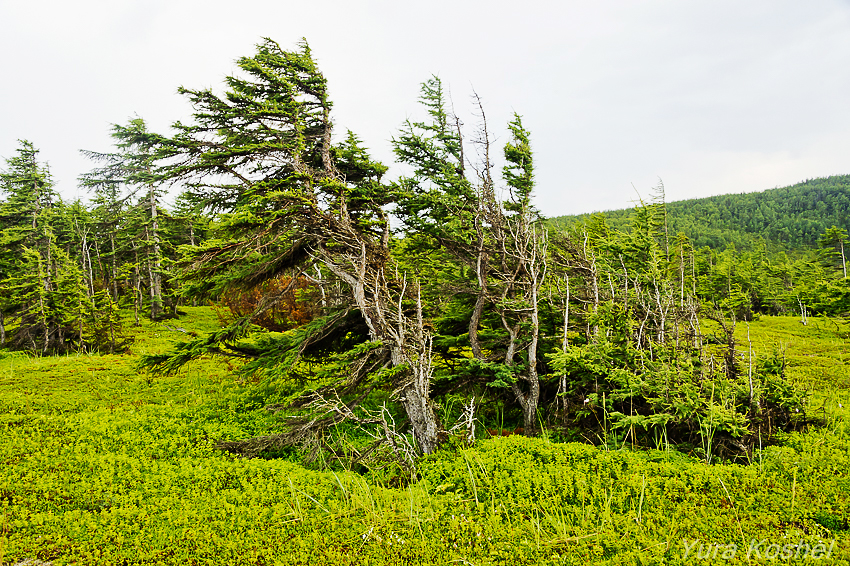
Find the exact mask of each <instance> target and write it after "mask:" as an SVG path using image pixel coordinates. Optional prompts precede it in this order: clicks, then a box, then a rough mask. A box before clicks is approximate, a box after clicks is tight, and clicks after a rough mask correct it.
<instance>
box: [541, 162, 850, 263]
mask: <svg viewBox="0 0 850 566" xmlns="http://www.w3.org/2000/svg"><path fill="white" fill-rule="evenodd" d="M631 213H632V209H622V210H613V211H608V212H605V213H604V214H605V217H606V220H607V222H608V224H609V226H611V227H612V228H619V229H625V228H626V227H627V226H628V224H629V218H630V216H631ZM667 214H668V222H669V229H670V232H671V234H675V233H677V232H684V233H685V234H687V235H688V237H689V238H691V240H692V241H693V243H694V244H695V245H696V246H697V247H701V246H710V247H712V248H715V249H718V248H720V249H722V248H725V247H726V246H727V245H728V244H735V246H736V247H739V248H746V247H750V246H751V245H752V244H753V242H755V241H757V240H758V239H759V238H760V237H761V238H764V239H765V240H767V241H769V242H772V243H777V244H782V245H784V246H786V247H787V248H790V249H795V248H810V247H814V246H816V245H817V239H818V236H820V235H821V234H823V232H824V231H825V230H826V229H827V228H829V227H831V226H833V225H835V226H838V227H839V228H844V229H848V228H850V175H836V176H832V177H825V178H820V179H810V180H807V181H803V182H802V183H797V184H796V185H792V186H790V187H782V188H776V189H769V190H766V191H762V192H757V193H745V194H730V195H718V196H713V197H708V198H701V199H690V200H683V201H677V202H670V203H667ZM589 216H590V215H589V214H582V215H576V216H560V217H557V218H553V219H552V220H551V222H552V223H553V224H554V225H557V226H567V225H570V224H572V223H574V222H577V221H580V220H582V219H585V218H587V217H589Z"/></svg>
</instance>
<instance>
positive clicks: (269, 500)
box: [0, 307, 850, 565]
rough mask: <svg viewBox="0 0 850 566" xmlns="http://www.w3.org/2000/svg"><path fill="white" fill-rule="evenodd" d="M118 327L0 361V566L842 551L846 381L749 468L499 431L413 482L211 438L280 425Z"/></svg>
mask: <svg viewBox="0 0 850 566" xmlns="http://www.w3.org/2000/svg"><path fill="white" fill-rule="evenodd" d="M187 311H188V312H189V315H188V316H187V317H185V319H184V320H180V321H178V323H177V324H180V325H181V328H182V329H183V330H185V331H186V332H198V333H202V332H209V331H211V330H214V329H215V325H216V317H215V314H214V312H213V311H212V310H211V309H209V308H192V307H187ZM125 315H130V316H131V313H126V312H125ZM792 323H794V321H792V320H791V319H778V320H777V321H776V324H774V325H771V326H770V328H773V329H775V330H776V331H781V332H789V333H794V335H795V336H799V337H800V339H801V340H802V339H803V337H807V338H806V340H808V341H807V342H800V343H799V345H797V346H793V345H792V346H793V347H791V349H790V350H789V355H788V356H787V365H789V366H791V369H793V367H794V366H795V365H796V362H794V360H797V359H798V356H801V353H804V352H806V351H808V348H807V346H808V345H810V346H811V347H812V350H813V351H817V352H821V353H824V354H827V355H830V356H840V355H843V354H842V352H843V350H842V349H841V346H840V344H839V345H834V342H835V340H836V338H837V336H838V335H837V334H836V332H839V331H836V330H834V329H833V330H828V329H827V328H825V327H824V328H821V329H818V328H815V327H814V326H811V327H809V328H806V327H803V326H802V325H799V323H794V324H796V326H793V325H792ZM760 324H766V323H764V322H757V323H753V328H754V329H758V328H761V327H760V326H759V325H760ZM133 332H134V333H135V334H134V336H135V342H134V343H133V345H132V346H131V348H132V350H133V354H132V355H126V354H122V355H101V354H94V355H77V354H73V355H69V356H64V357H53V358H48V357H42V358H28V357H26V356H23V355H21V354H7V355H5V356H4V357H3V358H2V359H0V409H2V411H0V462H2V464H3V465H2V466H0V513H2V519H0V525H2V526H0V561H2V562H3V563H4V564H5V563H10V564H15V563H18V562H21V561H24V560H26V559H40V560H51V561H53V562H54V563H59V564H62V563H79V564H115V563H122V562H126V563H129V564H137V563H145V562H148V563H157V564H165V565H167V564H186V563H194V564H222V563H229V564H257V563H277V564H299V563H301V564H303V563H305V562H308V561H309V562H313V563H347V562H349V561H350V560H351V557H352V556H353V555H356V556H357V559H358V560H359V561H360V562H362V563H370V564H399V563H418V564H446V563H463V562H464V561H465V562H470V563H473V564H494V565H495V564H502V563H505V562H510V563H512V564H587V563H588V562H592V563H594V564H612V565H613V564H618V565H619V564H627V565H629V564H646V563H662V562H663V563H668V564H692V563H693V560H694V558H693V554H691V555H690V556H689V557H687V558H686V552H687V548H688V546H686V545H691V544H692V543H693V541H696V540H699V541H701V543H702V544H703V545H704V548H708V545H710V544H720V545H729V544H733V543H734V544H737V545H738V546H740V547H741V549H742V550H741V551H740V552H739V554H738V558H737V560H736V561H732V563H746V559H745V557H744V555H745V551H746V549H747V547H748V546H749V545H750V544H751V541H752V540H753V539H755V540H756V541H757V542H758V541H761V540H766V541H767V543H766V544H773V543H777V544H787V542H786V541H791V543H793V544H796V543H798V542H800V541H802V542H803V543H805V544H810V545H814V544H817V543H818V542H819V541H821V540H822V541H826V542H827V543H831V541H832V540H835V541H836V543H835V545H834V547H833V551H832V553H831V555H830V561H829V563H839V564H840V563H843V562H842V561H847V560H850V552H848V549H850V527H848V520H850V498H849V497H848V494H850V478H848V470H850V451H848V445H850V443H849V442H848V439H850V429H848V427H847V424H846V421H845V420H844V419H846V417H847V416H848V415H847V413H846V409H845V410H844V411H845V412H844V413H837V412H836V411H839V410H840V409H839V408H838V406H837V402H842V403H843V404H844V405H845V406H846V403H847V402H848V400H850V397H848V395H847V392H846V389H843V390H842V391H841V392H840V393H838V394H837V395H835V396H833V398H834V401H833V402H832V404H831V405H830V406H829V414H830V415H831V418H832V419H833V420H831V421H830V423H828V424H829V426H828V427H826V428H815V429H812V430H810V431H808V432H805V433H790V434H787V435H786V436H785V438H784V442H783V444H782V446H771V447H765V449H764V450H762V451H761V452H758V451H757V452H755V453H753V455H752V464H751V465H749V466H741V465H730V464H715V465H707V464H705V463H703V462H701V461H699V460H698V459H696V458H694V457H690V456H686V455H683V454H680V453H677V452H675V451H668V450H648V451H642V452H641V451H639V452H632V451H629V450H626V449H621V450H606V449H604V448H597V447H593V446H589V445H586V444H575V443H569V444H557V443H551V442H548V441H547V440H545V439H530V438H524V437H521V436H511V437H509V438H497V439H492V440H481V441H479V444H478V445H477V446H476V447H475V448H455V449H449V450H444V451H442V452H440V453H438V454H436V455H434V456H430V457H428V458H426V459H424V460H423V461H422V462H421V464H420V466H419V474H420V476H421V479H420V480H419V481H418V482H417V483H414V484H410V485H406V486H401V487H390V486H388V485H386V484H385V483H382V482H381V481H380V479H379V478H380V476H370V475H369V474H368V473H367V474H366V475H360V474H356V473H353V472H351V471H347V470H337V471H333V472H331V471H316V470H309V469H305V468H304V467H302V466H300V465H298V464H297V463H294V462H292V461H288V460H285V459H245V458H237V457H234V456H232V455H230V454H228V453H226V452H222V451H219V450H216V449H215V448H214V446H215V444H216V443H217V442H218V441H219V440H222V439H231V438H244V437H250V436H257V435H262V434H267V433H269V432H270V431H273V430H274V429H275V428H276V427H277V426H278V424H279V423H278V422H277V417H275V416H274V415H273V414H270V413H269V412H268V411H265V410H264V409H263V406H264V404H265V402H267V401H268V400H269V398H268V397H267V396H266V395H268V391H267V390H265V389H263V388H262V387H258V386H256V385H252V384H245V383H243V384H239V383H238V382H236V381H235V380H234V379H233V378H232V376H231V375H230V372H229V370H228V369H227V368H226V367H224V366H223V365H222V364H221V363H220V362H219V361H214V360H211V359H207V358H201V359H199V360H197V361H194V362H191V364H189V365H188V366H187V367H185V368H184V369H183V370H182V371H181V373H180V374H179V375H177V376H174V377H159V378H156V379H153V380H148V378H146V377H145V376H140V375H138V374H137V373H136V372H135V371H134V369H133V363H134V361H135V359H136V356H137V355H138V354H139V353H142V352H147V353H156V352H161V351H164V350H165V349H167V348H168V341H169V340H170V339H173V338H174V337H175V336H178V335H180V334H182V332H180V331H179V330H175V329H174V327H173V326H172V325H171V323H167V322H149V321H142V326H141V327H140V328H137V329H136V328H134V329H133ZM753 338H754V340H756V341H757V343H758V344H759V348H760V349H761V346H760V345H761V344H762V342H763V341H768V342H769V341H770V340H771V339H772V337H771V335H770V333H768V332H763V331H758V330H757V331H755V332H753ZM838 339H839V341H840V338H838ZM831 344H832V345H831ZM830 348H831V349H830ZM798 349H799V350H798ZM803 357H805V356H803ZM781 359H782V358H781V355H780V356H778V357H776V356H771V357H770V358H768V359H765V361H764V364H763V366H764V371H777V370H778V369H781V367H782V361H781ZM800 359H802V358H800ZM824 367H826V366H824ZM264 391H266V393H264ZM698 547H699V546H698V545H697V546H696V547H694V548H698ZM693 552H694V553H695V552H696V550H693ZM752 561H753V562H754V563H759V561H758V560H752ZM812 562H813V563H815V561H812Z"/></svg>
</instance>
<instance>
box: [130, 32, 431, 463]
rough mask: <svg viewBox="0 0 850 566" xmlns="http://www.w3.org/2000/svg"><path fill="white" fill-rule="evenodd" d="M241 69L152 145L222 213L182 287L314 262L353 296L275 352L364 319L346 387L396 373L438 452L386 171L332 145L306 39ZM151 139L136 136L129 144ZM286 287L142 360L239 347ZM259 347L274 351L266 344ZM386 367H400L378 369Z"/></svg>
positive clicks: (175, 363) (169, 364)
mask: <svg viewBox="0 0 850 566" xmlns="http://www.w3.org/2000/svg"><path fill="white" fill-rule="evenodd" d="M238 65H239V67H240V69H241V71H242V73H243V75H242V76H238V77H237V76H231V77H228V78H227V86H228V92H227V94H226V95H225V96H223V97H221V96H218V95H216V94H214V93H213V92H211V91H209V90H200V91H198V90H190V89H185V88H181V89H180V92H181V93H182V94H184V95H185V96H186V97H187V98H188V99H189V100H190V101H191V103H192V104H193V106H194V108H195V114H194V119H193V121H192V123H188V124H182V123H177V124H175V125H174V128H175V129H176V132H177V133H176V134H175V135H174V136H173V137H171V138H159V139H157V140H156V142H157V147H158V157H159V159H160V160H161V163H162V167H161V170H160V171H161V177H160V178H161V179H164V180H165V179H167V180H178V179H179V180H183V181H185V182H186V183H187V185H188V186H189V187H190V188H191V200H192V201H193V202H194V203H196V204H198V205H200V206H202V207H203V208H204V209H205V210H207V211H210V212H214V213H218V214H219V223H218V230H217V233H216V236H217V238H215V239H213V240H211V241H209V242H207V243H206V244H204V245H203V246H201V247H200V248H198V249H196V250H194V251H193V252H191V253H190V254H189V255H188V256H187V257H186V258H185V260H184V261H183V262H182V267H183V270H184V276H183V278H184V281H185V282H186V283H187V285H190V286H191V287H190V288H192V289H193V290H194V292H196V293H208V294H211V295H216V294H219V293H221V292H224V291H226V290H229V289H240V288H243V289H251V288H255V287H257V286H259V285H261V284H262V283H263V282H265V281H267V280H269V279H271V278H274V277H277V276H278V275H280V274H282V273H286V272H290V273H292V277H291V279H290V280H291V281H292V282H293V285H294V284H297V282H298V281H299V275H301V274H303V273H305V272H312V271H313V268H314V266H316V265H319V266H320V269H321V271H322V272H323V273H326V274H327V276H328V277H331V276H332V277H334V278H336V279H337V280H339V281H340V282H341V283H342V284H344V285H345V286H347V287H348V289H349V294H348V300H347V301H346V302H345V304H344V305H340V306H341V307H342V308H341V309H340V308H337V309H336V310H335V311H332V312H328V313H327V314H326V315H325V316H324V317H322V319H320V320H319V321H317V322H316V323H315V324H313V325H312V326H310V328H311V329H312V331H310V330H309V329H305V330H304V332H307V333H308V334H307V335H304V334H302V337H303V340H301V341H299V342H297V343H292V342H291V340H292V337H286V338H283V339H282V340H283V342H278V343H277V344H276V345H275V346H274V351H275V352H277V354H276V355H279V356H284V357H286V356H288V355H290V354H293V353H295V354H298V355H296V358H297V357H298V356H300V355H302V354H303V353H304V352H305V350H307V349H308V348H309V346H310V344H311V342H315V341H316V340H318V339H319V337H321V336H327V335H330V334H333V333H335V331H333V328H335V327H338V326H339V325H340V324H342V323H346V321H349V320H350V316H349V315H348V313H351V312H352V311H354V312H356V313H358V314H359V316H360V317H361V327H365V330H366V335H367V336H368V339H367V342H366V345H365V346H364V345H362V344H361V345H359V346H358V347H359V349H357V350H356V351H357V352H359V353H360V354H359V357H360V358H361V359H360V361H358V362H356V363H355V367H359V368H361V370H362V371H358V372H355V375H354V376H353V377H351V376H350V377H349V383H348V384H347V386H346V390H348V391H351V390H353V388H356V387H358V386H359V385H362V384H363V382H364V381H366V380H367V379H383V380H389V381H390V383H389V385H390V386H391V387H392V388H393V390H394V391H395V392H396V394H397V399H398V401H399V402H400V403H401V405H402V406H403V408H404V410H405V412H406V413H407V416H408V418H409V420H410V422H411V424H412V428H413V432H414V436H415V438H416V442H417V444H418V446H419V448H420V449H421V450H422V451H423V452H426V453H430V452H432V451H433V450H434V449H435V448H436V446H437V443H438V431H439V423H438V421H437V418H436V414H435V412H434V408H433V403H432V401H431V398H430V377H431V367H430V339H429V337H428V333H427V331H426V330H425V328H424V325H423V320H422V316H421V309H417V307H416V305H417V298H418V292H417V289H418V286H417V285H416V284H415V282H414V281H413V280H412V279H413V277H412V276H410V277H408V276H407V275H406V274H404V273H399V274H398V275H397V276H396V274H395V273H396V270H395V269H394V266H392V264H391V263H390V260H391V257H390V227H389V222H388V220H387V217H386V214H385V212H384V210H383V208H382V207H383V206H385V205H386V204H387V203H388V202H389V192H388V191H385V190H378V189H380V184H379V183H380V180H381V176H382V175H383V173H384V171H385V170H386V168H385V167H384V166H382V165H380V164H378V163H375V162H373V161H372V160H371V159H369V158H368V156H367V155H366V153H365V150H363V149H362V148H361V147H360V146H359V144H358V143H357V141H356V139H355V138H353V137H351V136H349V138H348V139H347V140H346V141H345V142H344V143H342V144H339V145H335V144H333V143H332V139H331V121H330V110H331V102H330V100H329V99H328V96H327V83H326V80H325V78H324V76H323V75H322V74H321V72H320V71H319V69H318V67H317V66H316V63H315V62H314V61H313V59H312V56H311V53H310V49H309V47H308V46H307V44H306V43H303V44H302V45H301V46H300V49H298V50H297V51H285V50H283V49H281V48H280V46H278V45H277V44H276V43H275V42H273V41H271V40H265V41H264V42H263V43H261V44H260V45H259V46H258V48H257V53H256V54H255V55H254V56H252V57H243V58H241V59H240V60H239V61H238ZM146 139H150V137H149V136H146V135H144V134H143V133H141V132H140V133H138V134H137V136H135V137H134V136H131V137H130V138H128V140H127V141H129V142H131V143H135V142H136V141H137V140H138V141H143V140H146ZM343 172H344V174H343ZM287 290H288V289H283V290H280V292H278V293H276V294H274V295H272V296H267V297H265V298H264V300H263V301H261V304H260V305H259V306H258V308H257V310H256V311H255V312H254V313H253V314H252V315H251V316H249V317H247V318H245V319H243V320H240V321H238V322H237V323H234V324H233V325H231V326H230V327H228V328H227V329H225V330H223V331H222V332H219V333H217V334H216V335H214V336H211V337H207V338H204V339H200V340H197V341H194V342H190V343H187V344H185V345H183V346H181V347H180V348H178V350H176V351H175V352H172V354H170V355H168V356H159V357H148V358H147V359H146V361H145V363H146V364H147V366H148V367H150V368H152V369H155V370H156V369H158V370H161V371H171V370H173V369H175V368H176V367H179V366H180V365H181V364H182V363H184V362H185V361H186V360H188V359H191V358H192V357H194V356H195V355H200V354H201V353H205V352H209V351H215V352H219V353H221V352H223V351H226V350H227V349H228V348H231V351H232V348H233V347H236V345H235V343H236V341H238V339H239V338H240V337H242V336H244V335H245V333H246V332H247V331H248V328H249V324H250V322H251V320H252V319H253V317H256V316H259V315H260V314H261V313H262V312H263V311H264V310H265V309H266V308H269V307H270V306H271V305H272V304H274V303H276V302H277V301H279V300H281V299H282V297H283V295H284V294H285V292H286V291H287ZM417 312H418V313H419V314H418V315H417V314H416V313H417ZM310 332H312V333H310ZM349 335H351V334H349ZM287 341H288V342H287ZM254 354H255V355H256V356H257V357H259V358H263V359H267V360H268V359H270V358H269V352H268V351H266V352H265V353H263V352H256V351H255V352H254ZM353 355H354V354H353ZM271 359H279V358H274V357H273V356H272V358H271ZM260 363H262V361H260ZM275 365H277V364H275ZM384 366H386V367H389V368H392V371H377V372H376V369H378V368H381V367H384ZM370 368H371V369H370Z"/></svg>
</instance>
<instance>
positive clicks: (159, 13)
mask: <svg viewBox="0 0 850 566" xmlns="http://www.w3.org/2000/svg"><path fill="white" fill-rule="evenodd" d="M0 22H2V26H0V27H2V33H0V81H2V83H0V84H2V88H0V158H2V159H8V158H10V157H12V156H13V155H14V154H15V151H16V148H17V147H18V142H17V140H19V139H28V140H30V141H32V142H33V143H34V144H35V145H36V147H37V148H39V149H40V150H41V153H40V158H41V160H43V161H45V162H47V163H48V164H49V166H50V170H51V172H52V175H53V178H54V181H55V182H56V188H57V190H58V191H59V192H60V194H61V195H62V196H63V198H65V199H74V198H86V197H87V196H88V195H87V194H86V193H85V191H83V190H81V189H79V188H78V187H77V177H78V176H79V175H80V174H82V173H85V172H86V171H88V170H90V169H91V168H92V163H91V162H90V161H88V160H87V159H86V158H84V157H83V156H82V155H81V154H80V153H79V150H80V149H87V150H95V151H103V152H107V151H110V150H111V149H112V146H111V144H112V140H111V138H110V136H109V132H110V127H111V125H112V124H116V123H118V124H122V123H126V121H127V120H128V119H131V118H134V117H136V116H139V117H141V118H144V119H145V120H146V121H147V122H148V124H149V127H150V128H151V129H152V130H154V131H157V132H159V133H163V134H168V133H169V128H170V125H171V124H172V123H173V122H175V121H177V120H181V121H187V120H189V119H190V116H191V111H192V109H191V107H190V106H189V104H188V103H187V101H186V100H185V99H184V98H183V97H181V96H180V95H178V94H177V88H178V87H179V86H185V87H187V88H193V89H198V88H212V89H213V90H214V91H217V92H222V90H223V78H224V77H225V76H226V75H229V74H233V73H235V72H237V67H236V65H235V63H234V62H235V60H236V59H238V58H239V57H241V56H250V55H251V54H253V53H254V49H255V46H256V44H258V43H259V42H260V41H261V39H262V38H263V37H269V38H271V39H274V40H275V41H277V42H278V43H280V45H281V46H282V47H284V48H295V47H296V46H297V44H298V42H299V41H300V40H301V38H306V40H307V41H308V43H309V44H310V47H311V49H312V52H313V55H314V57H315V58H316V59H317V61H318V63H319V67H320V68H321V70H322V72H323V73H324V74H325V76H326V77H327V79H328V81H329V89H330V96H331V100H333V102H334V112H333V119H334V124H335V126H334V127H335V131H336V134H337V135H338V136H342V135H344V133H345V131H346V130H349V129H350V130H352V131H354V132H355V133H356V134H357V135H358V136H359V137H360V139H361V140H363V142H364V145H365V146H367V147H368V148H369V149H370V151H371V153H372V154H373V156H374V157H376V158H377V159H380V160H382V161H383V162H384V163H386V164H387V165H390V173H389V175H390V176H391V177H392V176H393V175H399V174H402V173H403V172H404V171H403V169H401V168H399V167H398V166H393V163H392V162H393V153H392V145H391V140H392V138H393V136H394V135H397V132H398V131H399V128H400V127H401V125H402V124H403V122H404V121H405V120H406V119H413V120H417V119H421V118H422V117H423V115H422V110H421V107H420V106H419V104H418V102H417V99H418V96H419V88H420V85H421V83H422V82H423V81H425V80H427V79H428V78H429V77H430V76H432V75H437V76H439V77H440V78H441V80H442V81H443V84H444V85H445V86H447V87H448V89H449V91H450V93H451V102H452V105H453V108H454V111H455V112H456V113H457V115H458V116H460V117H461V119H462V120H463V121H464V124H465V128H466V135H467V136H468V137H469V138H472V137H474V135H475V132H476V129H477V127H478V126H477V124H478V118H477V116H476V114H475V112H474V106H473V102H472V99H471V95H472V93H473V92H475V93H477V94H478V95H479V96H480V97H481V100H482V101H483V103H484V109H485V112H486V114H487V120H488V126H489V129H490V131H491V132H492V133H493V135H494V139H495V143H496V144H497V146H501V145H503V144H504V143H505V142H506V141H508V135H507V129H506V124H507V122H508V121H509V120H510V119H511V117H512V114H513V112H517V113H519V114H520V115H522V117H523V123H524V125H525V126H526V127H527V128H528V130H530V132H531V142H532V149H533V151H534V156H535V165H536V181H537V186H536V204H537V206H538V207H539V208H540V210H541V211H542V212H543V214H544V215H546V216H559V215H563V214H579V213H584V212H592V211H596V210H612V209H619V208H624V207H629V206H632V205H633V204H634V203H635V202H636V199H638V198H644V199H646V198H649V197H650V196H651V194H652V189H653V187H655V186H657V185H658V184H659V181H662V182H663V184H664V186H665V190H666V197H667V200H668V201H674V200H682V199H688V198H698V197H705V196H711V195H717V194H726V193H742V192H751V191H760V190H765V189H769V188H773V187H778V186H786V185H790V184H794V183H796V182H799V181H802V180H805V179H809V178H815V177H825V176H829V175H837V174H847V173H850V103H849V102H850V98H848V94H850V1H848V0H843V1H837V0H808V1H807V2H799V1H798V0H749V1H748V2H739V1H730V0H711V1H693V2H682V1H680V0H648V1H634V0H631V1H619V0H610V1H593V2H591V1H589V0H586V1H569V0H567V1H564V0H562V1H557V2H555V1H551V2H550V1H534V0H528V1H527V2H526V3H525V4H521V3H519V2H516V1H511V2H506V1H501V0H487V1H478V0H453V1H444V0H429V1H428V2H420V3H412V2H399V1H398V0H387V1H383V0H381V1H379V0H374V1H371V0H363V1H357V0H336V1H329V0H324V1H323V0H312V1H310V2H306V1H303V0H302V1H299V2H294V1H291V0H274V1H266V0H242V1H240V2H238V3H237V2H224V1H221V0H204V1H197V0H145V1H144V2H141V1H135V0H122V1H115V0H106V1H103V0H75V1H74V2H67V1H60V0H51V1H48V0H27V1H26V2H23V1H18V2H15V1H13V0H0ZM496 165H497V166H500V164H499V163H497V164H496ZM0 168H5V166H4V162H0Z"/></svg>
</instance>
